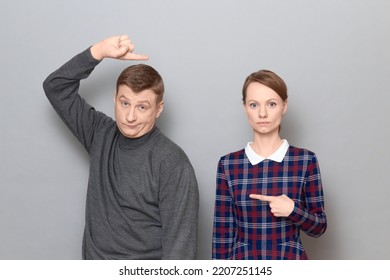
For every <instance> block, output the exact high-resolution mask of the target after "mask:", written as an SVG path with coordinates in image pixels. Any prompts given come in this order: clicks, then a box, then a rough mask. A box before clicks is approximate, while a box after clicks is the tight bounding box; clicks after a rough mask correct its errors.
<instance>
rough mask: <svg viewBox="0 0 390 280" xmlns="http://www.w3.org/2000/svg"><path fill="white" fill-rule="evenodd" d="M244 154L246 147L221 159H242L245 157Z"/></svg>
mask: <svg viewBox="0 0 390 280" xmlns="http://www.w3.org/2000/svg"><path fill="white" fill-rule="evenodd" d="M244 155H245V149H240V150H237V151H233V152H230V153H227V154H225V155H223V156H221V160H229V159H240V158H243V157H244Z"/></svg>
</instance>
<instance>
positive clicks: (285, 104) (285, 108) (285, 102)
mask: <svg viewBox="0 0 390 280" xmlns="http://www.w3.org/2000/svg"><path fill="white" fill-rule="evenodd" d="M287 107H288V106H287V99H286V101H284V108H283V116H284V114H286V112H287Z"/></svg>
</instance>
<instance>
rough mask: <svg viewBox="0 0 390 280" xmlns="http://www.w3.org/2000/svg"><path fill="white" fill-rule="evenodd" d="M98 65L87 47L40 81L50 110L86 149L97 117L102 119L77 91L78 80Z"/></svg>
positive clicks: (101, 114)
mask: <svg viewBox="0 0 390 280" xmlns="http://www.w3.org/2000/svg"><path fill="white" fill-rule="evenodd" d="M99 62H100V61H98V60H96V59H94V58H93V56H92V54H91V52H90V49H89V48H88V49H87V50H85V51H83V52H82V53H80V54H78V55H76V56H75V57H73V58H72V59H71V60H69V61H68V62H67V63H65V64H64V65H63V66H61V67H60V68H59V69H57V70H56V71H54V72H53V73H52V74H50V75H49V76H48V77H47V78H46V80H45V81H44V82H43V88H44V91H45V94H46V96H47V98H48V99H49V101H50V103H51V104H52V106H53V108H54V109H55V110H56V112H57V114H58V115H59V116H60V118H61V119H62V120H63V121H64V123H65V124H66V125H67V127H68V128H69V129H70V130H71V131H72V133H73V134H74V135H75V136H76V137H77V139H78V140H79V141H80V142H81V143H82V144H83V146H84V147H85V148H86V149H87V150H89V147H90V144H91V142H92V138H93V132H94V128H95V126H96V125H97V123H98V122H99V119H100V118H101V117H103V118H104V117H106V116H105V115H104V114H103V113H99V112H96V111H95V109H94V108H93V107H92V106H90V105H89V104H88V103H87V102H86V101H85V100H84V99H83V98H81V97H80V95H79V94H78V92H79V87H80V80H82V79H85V78H87V77H88V76H89V75H90V74H91V72H92V71H93V70H94V68H95V66H96V65H97V64H98V63H99ZM106 118H107V117H106Z"/></svg>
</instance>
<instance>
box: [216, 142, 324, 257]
mask: <svg viewBox="0 0 390 280" xmlns="http://www.w3.org/2000/svg"><path fill="white" fill-rule="evenodd" d="M216 181H217V189H216V200H215V214H214V229H213V241H212V243H213V250H212V254H213V255H212V257H213V259H307V254H306V252H305V250H304V248H303V246H302V243H301V240H300V237H299V234H300V230H302V231H303V232H305V233H306V234H308V235H310V236H313V237H319V236H321V235H322V234H323V233H324V232H325V230H326V226H327V221H326V215H325V212H324V196H323V189H322V183H321V175H320V169H319V165H318V162H317V157H316V155H315V154H314V153H313V152H311V151H308V150H306V149H301V148H297V147H293V146H289V147H288V149H287V152H286V154H285V156H284V158H283V160H282V161H281V162H276V161H273V160H269V159H265V160H263V161H262V162H260V163H258V164H255V165H252V164H251V163H250V161H249V159H248V157H247V155H246V153H245V150H244V149H242V150H240V151H237V152H234V153H230V154H228V155H225V156H223V157H222V158H221V159H220V161H219V163H218V171H217V180H216ZM250 194H263V195H272V196H278V195H282V194H285V195H287V196H288V197H289V198H291V199H293V200H294V201H295V206H294V210H293V211H292V213H291V214H290V215H289V216H288V217H274V216H273V214H272V213H271V211H270V208H269V205H268V202H262V201H260V200H257V199H251V198H249V195H250Z"/></svg>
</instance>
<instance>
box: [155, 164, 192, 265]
mask: <svg viewBox="0 0 390 280" xmlns="http://www.w3.org/2000/svg"><path fill="white" fill-rule="evenodd" d="M166 172H168V173H169V174H168V176H167V177H168V178H167V180H166V182H164V184H163V186H162V187H161V190H160V193H159V209H160V216H161V226H162V237H161V238H162V259H163V260H191V259H195V258H196V251H197V250H196V249H197V236H198V211H199V191H198V183H197V180H196V177H195V171H194V169H193V167H192V165H191V164H190V163H189V162H188V161H185V162H181V163H179V164H177V166H176V167H175V168H172V169H171V170H169V171H168V170H167V171H166ZM164 173H165V172H164Z"/></svg>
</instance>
